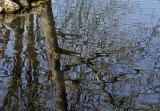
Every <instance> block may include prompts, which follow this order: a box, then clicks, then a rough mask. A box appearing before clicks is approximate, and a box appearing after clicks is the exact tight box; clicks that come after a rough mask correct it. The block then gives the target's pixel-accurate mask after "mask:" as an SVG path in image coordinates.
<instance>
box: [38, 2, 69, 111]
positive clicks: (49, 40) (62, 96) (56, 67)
mask: <svg viewBox="0 0 160 111" xmlns="http://www.w3.org/2000/svg"><path fill="white" fill-rule="evenodd" d="M50 4H51V3H49V4H47V5H46V6H45V8H44V10H45V11H46V12H45V14H43V15H42V17H41V22H42V27H43V31H44V36H45V38H46V45H47V55H48V60H49V65H50V68H51V72H52V77H51V79H52V80H53V81H54V83H55V92H56V110H61V111H65V110H67V98H66V89H65V81H64V74H63V72H62V71H61V70H60V65H61V63H60V51H59V49H60V48H59V46H58V41H57V33H56V28H55V22H54V17H53V15H52V8H51V5H50Z"/></svg>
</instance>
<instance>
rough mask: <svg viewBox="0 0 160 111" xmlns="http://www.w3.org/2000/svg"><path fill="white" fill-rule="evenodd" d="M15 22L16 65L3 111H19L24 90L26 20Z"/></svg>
mask: <svg viewBox="0 0 160 111" xmlns="http://www.w3.org/2000/svg"><path fill="white" fill-rule="evenodd" d="M14 22H16V23H17V26H16V27H15V30H14V32H15V35H14V36H15V40H14V50H15V53H14V65H13V69H12V74H11V75H12V78H11V79H10V82H9V87H8V93H7V94H6V96H5V97H4V100H3V106H2V107H1V110H2V111H10V110H14V111H17V110H18V109H19V108H18V107H19V101H20V99H19V98H20V97H19V89H21V88H22V80H21V71H22V67H23V66H22V58H21V52H22V47H23V46H22V38H23V31H24V20H23V18H19V19H17V20H15V21H14Z"/></svg>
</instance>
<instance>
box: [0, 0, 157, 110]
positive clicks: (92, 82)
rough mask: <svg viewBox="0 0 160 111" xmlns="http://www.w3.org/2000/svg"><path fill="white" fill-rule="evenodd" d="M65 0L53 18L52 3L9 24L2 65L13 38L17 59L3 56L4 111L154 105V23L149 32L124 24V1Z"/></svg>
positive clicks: (125, 18)
mask: <svg viewBox="0 0 160 111" xmlns="http://www.w3.org/2000/svg"><path fill="white" fill-rule="evenodd" d="M62 1H63V0H62ZM64 1H65V2H64V3H65V4H63V5H66V6H65V7H63V8H61V6H62V5H61V3H60V2H57V4H55V5H54V6H55V7H56V8H57V7H58V9H57V10H58V12H56V11H55V12H54V15H55V17H54V16H53V12H52V7H51V1H50V2H48V3H46V4H43V5H41V6H40V7H38V9H33V10H31V11H29V12H27V13H25V12H24V13H23V14H22V15H18V17H17V18H14V21H12V23H11V25H12V26H10V28H11V29H13V30H10V28H8V29H7V31H6V32H5V34H4V35H6V36H8V38H7V40H6V41H9V42H6V45H4V49H3V50H2V55H3V57H2V58H3V60H2V61H0V62H4V64H5V62H6V61H7V60H6V59H5V58H4V56H5V53H6V54H8V53H7V52H5V50H7V48H8V47H10V46H11V43H10V42H11V41H13V40H14V42H13V43H14V45H13V51H14V56H13V57H12V54H11V55H9V54H8V56H10V58H13V61H12V59H11V62H9V63H8V64H9V65H7V66H5V65H4V66H5V67H2V69H3V70H7V71H8V70H9V71H8V72H7V71H6V72H7V74H8V76H7V79H5V80H6V81H7V80H9V84H8V85H6V87H8V89H6V91H7V92H6V94H5V97H4V99H3V105H2V107H1V110H30V111H44V110H48V111H52V110H53V111H54V110H60V111H65V110H73V111H75V110H79V111H81V110H89V111H90V110H93V111H94V110H143V109H144V110H145V109H151V107H150V106H154V107H157V106H156V105H155V104H154V103H153V104H151V105H150V104H149V103H150V100H149V99H148V101H149V102H146V100H147V99H146V98H145V97H150V96H151V97H157V96H159V94H158V93H159V86H157V84H158V83H159V79H157V78H158V77H159V75H158V71H159V66H160V65H159V49H158V48H157V47H156V46H154V45H153V44H151V42H153V41H156V40H158V37H156V36H157V35H158V32H157V31H158V28H159V22H158V23H157V25H156V26H155V27H153V28H152V29H151V31H152V32H151V31H149V28H147V27H143V26H140V25H139V24H138V25H136V24H134V26H133V27H132V26H130V24H129V25H126V24H124V23H126V22H125V20H128V19H127V14H128V13H129V11H128V8H129V9H130V7H131V6H130V5H131V4H129V2H119V1H118V0H107V1H103V0H100V2H97V1H96V0H88V1H86V0H81V1H80V0H74V1H73V0H72V2H71V1H69V0H64ZM58 3H59V4H58ZM55 7H53V9H54V8H55ZM99 7H100V8H99ZM130 10H131V9H130ZM53 11H54V10H53ZM61 14H62V15H61ZM16 16H17V15H16ZM129 20H130V19H129ZM14 24H16V25H14ZM7 25H8V24H7ZM13 33H14V37H12V35H11V34H13ZM9 36H10V38H11V39H10V40H9ZM153 36H154V37H153ZM9 43H10V44H9ZM8 44H9V45H8ZM7 45H8V47H7ZM157 45H158V43H157ZM77 52H79V53H77ZM152 52H154V53H155V54H153V53H152ZM146 58H147V59H146ZM148 58H149V59H150V60H148ZM142 63H146V64H150V65H149V66H150V67H148V66H145V65H144V66H143V64H142ZM153 64H154V65H153ZM146 67H147V68H146ZM10 69H12V70H10ZM157 70H158V71H157ZM0 71H1V69H0ZM1 72H2V71H1ZM5 77H6V76H5ZM154 80H155V82H156V83H154ZM153 83H154V84H153ZM6 84H7V83H6ZM150 90H151V91H152V92H151V91H150ZM149 91H150V92H149ZM156 100H157V99H156ZM157 101H158V100H157ZM151 102H153V101H152V100H151ZM139 104H140V105H139Z"/></svg>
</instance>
